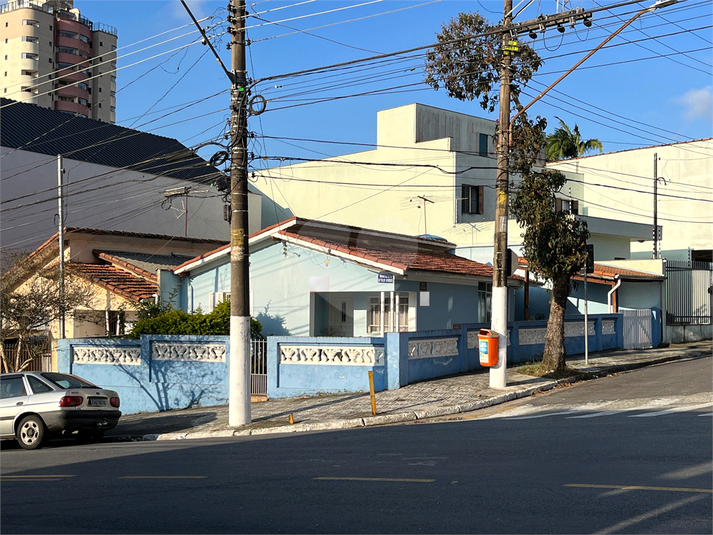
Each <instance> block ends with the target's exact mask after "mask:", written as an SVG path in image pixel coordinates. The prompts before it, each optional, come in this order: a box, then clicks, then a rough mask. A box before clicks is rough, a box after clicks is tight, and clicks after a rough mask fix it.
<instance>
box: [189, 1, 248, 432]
mask: <svg viewBox="0 0 713 535" xmlns="http://www.w3.org/2000/svg"><path fill="white" fill-rule="evenodd" d="M181 3H182V4H183V7H184V8H185V10H186V11H187V12H188V14H189V15H190V17H191V20H192V21H193V23H194V24H195V25H196V27H197V28H198V31H200V32H201V35H202V36H203V44H205V45H208V47H210V49H211V51H212V52H213V55H214V56H215V59H216V60H217V61H218V63H219V64H220V66H221V68H222V69H223V71H224V72H225V74H226V75H227V77H228V79H229V80H230V84H231V86H230V146H229V147H228V152H229V154H230V353H229V356H228V370H229V371H228V425H231V426H238V425H243V424H247V423H250V253H249V250H248V151H247V139H248V114H247V112H248V93H249V91H248V87H247V86H248V82H247V69H246V65H245V48H246V46H247V40H246V36H245V17H246V16H247V12H246V10H245V0H230V4H228V24H229V25H230V28H229V29H228V33H230V35H231V39H230V50H231V58H230V59H231V62H230V70H228V69H227V68H226V67H225V65H224V64H223V61H222V60H221V59H220V56H219V55H218V52H217V51H216V50H215V48H214V47H213V44H212V43H211V42H210V39H209V38H208V36H207V35H206V33H205V31H204V30H203V28H201V26H200V24H199V23H198V21H197V20H196V18H195V17H194V16H193V13H191V10H190V8H189V7H188V5H186V2H185V0H181Z"/></svg>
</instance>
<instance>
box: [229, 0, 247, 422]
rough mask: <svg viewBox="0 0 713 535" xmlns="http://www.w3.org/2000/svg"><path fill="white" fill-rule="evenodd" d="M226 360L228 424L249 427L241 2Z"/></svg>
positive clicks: (237, 8)
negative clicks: (227, 352)
mask: <svg viewBox="0 0 713 535" xmlns="http://www.w3.org/2000/svg"><path fill="white" fill-rule="evenodd" d="M229 11H230V15H231V16H230V17H229V19H228V20H229V21H230V23H231V31H230V33H231V35H232V39H231V73H232V82H233V83H232V87H231V90H230V106H231V139H230V158H231V161H230V210H231V218H230V356H229V362H228V368H229V374H228V375H229V377H228V404H229V405H228V424H229V425H231V426H237V425H243V424H247V423H250V267H249V266H250V253H249V251H248V153H247V129H248V120H247V100H248V90H247V87H246V86H247V70H246V65H245V47H246V39H245V15H246V13H245V0H231V4H230V7H229Z"/></svg>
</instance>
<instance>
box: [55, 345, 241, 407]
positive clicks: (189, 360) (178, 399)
mask: <svg viewBox="0 0 713 535" xmlns="http://www.w3.org/2000/svg"><path fill="white" fill-rule="evenodd" d="M228 341H229V337H227V336H211V337H206V336H142V337H141V340H114V339H106V338H96V339H70V340H59V341H58V348H57V353H58V360H57V368H58V371H60V372H63V373H73V374H75V375H79V376H80V377H84V378H85V379H87V380H89V381H91V382H93V383H95V384H97V385H99V386H102V387H104V388H110V389H112V390H116V391H117V392H118V393H119V397H120V398H121V411H122V412H123V413H124V414H132V413H137V412H153V411H162V410H169V409H177V408H185V407H190V406H193V405H203V406H210V405H222V404H225V403H227V401H228V384H227V377H228V358H227V355H228V351H229V349H228Z"/></svg>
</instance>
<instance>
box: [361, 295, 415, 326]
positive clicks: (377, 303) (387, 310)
mask: <svg viewBox="0 0 713 535" xmlns="http://www.w3.org/2000/svg"><path fill="white" fill-rule="evenodd" d="M396 301H397V303H398V317H397V318H395V319H394V322H395V324H394V325H392V324H391V323H392V317H393V314H392V313H391V297H390V296H388V295H387V296H384V314H383V321H384V331H385V332H396V328H397V326H398V330H399V331H400V332H406V331H408V294H398V296H397V300H396ZM368 314H369V315H368V320H369V324H368V325H367V332H369V333H380V332H381V321H382V313H381V297H380V296H379V297H370V298H369V312H368Z"/></svg>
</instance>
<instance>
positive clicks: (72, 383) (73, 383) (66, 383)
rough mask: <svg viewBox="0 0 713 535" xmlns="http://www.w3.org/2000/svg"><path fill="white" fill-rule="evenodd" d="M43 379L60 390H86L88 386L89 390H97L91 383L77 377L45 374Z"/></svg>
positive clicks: (51, 373) (52, 373)
mask: <svg viewBox="0 0 713 535" xmlns="http://www.w3.org/2000/svg"><path fill="white" fill-rule="evenodd" d="M42 377H44V378H45V379H47V380H48V381H50V382H51V383H54V384H56V385H57V386H58V387H60V388H84V387H86V386H88V387H89V388H97V386H96V385H94V384H92V383H90V382H89V381H85V380H84V379H81V378H79V377H77V376H76V375H67V374H64V373H54V372H45V373H43V374H42Z"/></svg>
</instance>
